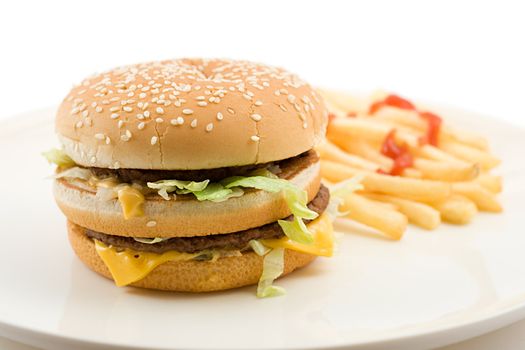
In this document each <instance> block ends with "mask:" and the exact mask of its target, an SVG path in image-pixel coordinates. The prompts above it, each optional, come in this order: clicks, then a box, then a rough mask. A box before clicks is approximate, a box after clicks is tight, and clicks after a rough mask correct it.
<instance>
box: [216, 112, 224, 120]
mask: <svg viewBox="0 0 525 350" xmlns="http://www.w3.org/2000/svg"><path fill="white" fill-rule="evenodd" d="M223 119H224V116H223V115H222V113H221V112H217V120H223Z"/></svg>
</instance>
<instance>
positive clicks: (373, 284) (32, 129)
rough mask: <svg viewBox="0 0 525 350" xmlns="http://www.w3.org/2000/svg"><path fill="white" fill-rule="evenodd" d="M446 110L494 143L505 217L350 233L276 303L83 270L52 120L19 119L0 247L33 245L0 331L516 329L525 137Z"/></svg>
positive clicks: (422, 334)
mask: <svg viewBox="0 0 525 350" xmlns="http://www.w3.org/2000/svg"><path fill="white" fill-rule="evenodd" d="M437 111H438V112H439V113H441V114H442V115H444V116H446V117H447V118H457V119H458V121H459V122H460V123H461V124H463V125H465V126H466V127H470V128H472V126H473V125H476V129H477V130H479V131H480V132H483V133H485V134H490V135H491V141H492V143H493V145H494V150H495V152H496V153H498V154H501V155H503V161H504V166H503V167H502V169H501V172H502V173H503V174H504V176H505V185H506V191H505V193H504V194H503V196H502V201H503V203H504V205H505V212H504V213H503V214H501V215H490V214H481V215H479V216H478V217H477V218H476V220H475V222H474V223H473V224H471V225H469V226H465V227H457V226H447V225H443V226H442V227H440V228H439V229H438V230H437V231H434V232H425V231H421V230H418V229H415V228H413V227H411V228H410V230H409V232H408V233H407V235H406V237H405V238H404V239H403V240H402V241H401V242H391V241H387V240H382V239H373V238H370V237H368V236H367V235H366V234H362V235H359V234H347V235H345V236H344V237H343V239H342V242H341V247H340V251H341V253H340V254H339V255H337V256H336V257H334V258H333V259H330V260H328V259H318V261H316V262H315V263H314V264H313V265H311V266H310V267H308V268H306V269H303V270H300V271H298V272H296V273H294V274H292V275H291V276H290V277H288V278H285V279H283V280H281V281H279V285H282V286H284V287H285V288H286V289H287V290H288V295H287V296H284V297H280V298H273V299H266V300H257V299H256V298H255V296H254V291H255V288H254V287H247V288H242V289H239V290H234V291H229V292H223V293H214V294H205V295H191V294H170V293H161V292H153V291H144V290H139V289H134V288H116V287H114V286H113V284H112V283H111V282H110V281H108V280H106V279H103V278H101V277H99V276H98V275H96V274H95V273H93V272H91V271H90V270H88V269H87V268H85V267H84V266H83V265H82V264H81V263H80V262H79V261H78V260H77V259H76V258H75V257H74V256H73V253H72V252H71V249H70V248H69V246H68V243H67V240H66V239H65V227H64V218H63V216H62V215H61V214H60V213H59V212H58V209H56V208H55V206H54V205H53V204H52V198H51V194H50V183H49V180H46V179H44V178H45V177H46V175H48V174H49V173H50V167H49V166H48V165H47V164H46V162H45V161H44V160H43V159H41V158H40V156H39V152H40V151H41V150H42V149H46V148H47V147H49V146H50V145H52V144H54V143H55V141H54V136H53V134H52V125H51V117H52V113H51V111H45V112H40V113H33V114H32V115H25V116H19V117H18V121H11V122H9V123H8V124H4V125H3V126H2V128H1V129H0V136H1V137H0V150H1V151H0V152H1V154H0V156H1V157H2V159H3V160H4V161H5V162H6V164H10V165H12V166H13V167H12V169H14V173H13V174H12V175H11V177H12V178H14V179H16V182H9V181H2V182H0V192H1V193H2V194H3V199H4V203H9V206H8V207H7V208H4V214H6V215H5V218H4V220H2V221H1V222H0V240H1V241H2V242H11V241H12V237H23V241H24V242H30V244H23V245H22V244H13V245H10V246H9V249H6V250H5V251H4V252H3V254H2V261H3V262H4V263H3V264H0V275H1V276H2V283H1V284H0V295H2V303H0V334H2V335H8V336H9V337H12V338H15V339H18V340H23V341H24V342H28V343H32V344H33V345H34V344H38V345H39V346H42V347H45V348H50V349H51V348H52V349H66V348H71V347H74V348H76V349H82V348H91V346H88V345H89V344H91V345H92V344H94V343H108V344H112V345H121V346H128V347H129V346H135V347H143V348H159V349H160V348H162V349H167V348H192V349H197V348H198V349H204V348H228V349H234V348H247V347H251V348H312V347H313V348H325V347H341V346H344V347H351V346H354V348H365V347H364V345H365V344H366V345H367V346H366V349H377V348H382V347H384V346H387V345H388V348H389V349H407V350H408V349H420V348H428V347H436V346H441V345H446V344H449V343H453V342H457V341H460V340H463V339H466V338H469V337H473V336H476V335H479V334H482V333H485V332H487V331H490V330H493V329H495V328H498V327H501V326H504V325H506V324H509V323H511V322H514V321H516V320H518V319H519V318H521V317H523V316H525V279H523V278H520V277H521V276H523V275H524V274H525V256H524V255H523V245H524V244H525V236H523V232H522V227H521V226H520V223H521V221H522V211H523V210H522V206H521V203H523V201H524V200H525V181H524V179H525V164H523V162H522V161H521V160H522V159H521V155H520V154H518V152H509V151H508V150H516V149H523V148H524V147H525V131H524V130H523V129H519V128H514V127H512V126H509V125H506V124H500V123H497V122H494V121H491V120H490V119H483V118H481V117H479V116H478V115H476V114H470V113H460V112H454V111H453V110H449V109H442V110H437ZM12 144H17V147H9V145H12ZM505 150H507V151H506V152H505ZM28 214H29V215H30V216H29V217H28ZM338 228H339V229H345V230H346V229H347V228H348V225H341V224H340V225H338ZM352 230H355V228H353V229H352ZM28 276H30V277H31V278H28ZM239 329H242V330H243V331H242V333H239V332H238V330H239ZM261 334H264V335H267V336H261ZM57 338H60V339H62V341H61V342H59V341H57ZM254 339H257V341H254ZM86 342H89V343H86ZM59 344H60V345H59ZM358 345H363V346H362V347H357V346H358Z"/></svg>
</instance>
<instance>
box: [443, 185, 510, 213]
mask: <svg viewBox="0 0 525 350" xmlns="http://www.w3.org/2000/svg"><path fill="white" fill-rule="evenodd" d="M452 191H453V192H454V193H456V194H460V195H462V196H465V197H467V198H468V199H470V200H471V201H473V202H474V203H475V204H476V207H478V209H479V210H481V211H490V212H494V213H499V212H501V211H502V210H503V208H502V207H501V205H500V204H499V203H498V201H497V199H496V196H495V195H494V193H492V192H490V191H489V190H487V189H485V188H483V187H482V186H481V185H480V184H478V183H476V182H473V181H470V182H455V183H453V184H452Z"/></svg>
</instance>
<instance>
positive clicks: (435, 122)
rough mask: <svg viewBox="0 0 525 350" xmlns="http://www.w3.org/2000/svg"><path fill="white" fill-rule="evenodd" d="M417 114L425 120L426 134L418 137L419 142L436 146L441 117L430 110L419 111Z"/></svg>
mask: <svg viewBox="0 0 525 350" xmlns="http://www.w3.org/2000/svg"><path fill="white" fill-rule="evenodd" d="M419 116H420V117H421V118H422V119H424V120H425V121H426V122H427V134H426V135H425V136H422V137H421V138H420V139H419V143H420V144H421V145H424V144H427V143H428V144H430V145H432V146H437V145H438V138H439V131H440V130H441V122H442V119H441V117H439V116H437V115H435V114H434V113H430V112H419Z"/></svg>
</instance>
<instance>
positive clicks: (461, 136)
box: [374, 106, 489, 151]
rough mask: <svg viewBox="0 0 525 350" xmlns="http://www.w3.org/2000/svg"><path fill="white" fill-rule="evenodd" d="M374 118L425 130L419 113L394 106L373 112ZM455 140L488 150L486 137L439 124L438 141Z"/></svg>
mask: <svg viewBox="0 0 525 350" xmlns="http://www.w3.org/2000/svg"><path fill="white" fill-rule="evenodd" d="M374 117H375V118H378V119H382V120H385V121H388V122H390V123H394V124H396V125H400V126H405V127H410V128H413V129H415V130H418V131H419V132H425V130H427V128H428V125H427V123H426V122H425V121H424V120H423V119H422V118H421V117H420V116H419V113H417V112H416V111H411V110H404V109H400V108H394V107H388V106H387V107H383V108H381V109H380V110H379V111H377V112H376V113H375V114H374ZM446 140H448V141H456V142H459V143H461V144H464V145H466V146H470V147H474V148H477V149H479V150H482V151H487V150H488V148H489V147H488V142H487V139H486V138H484V137H482V136H479V135H475V134H472V133H469V132H467V131H463V130H461V131H460V130H456V129H453V128H451V127H449V126H447V125H442V126H441V132H440V141H441V142H443V141H446Z"/></svg>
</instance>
